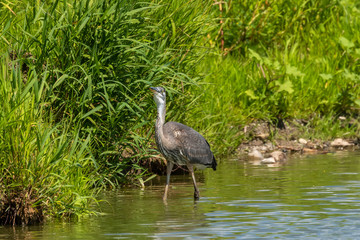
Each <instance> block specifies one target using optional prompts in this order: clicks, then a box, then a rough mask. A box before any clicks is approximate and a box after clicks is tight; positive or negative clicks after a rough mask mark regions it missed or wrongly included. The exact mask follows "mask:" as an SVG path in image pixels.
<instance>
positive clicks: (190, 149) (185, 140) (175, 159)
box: [151, 87, 217, 200]
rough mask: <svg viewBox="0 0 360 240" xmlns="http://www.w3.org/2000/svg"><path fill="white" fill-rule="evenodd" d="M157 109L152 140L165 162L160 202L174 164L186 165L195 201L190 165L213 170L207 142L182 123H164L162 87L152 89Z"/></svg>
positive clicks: (213, 159)
mask: <svg viewBox="0 0 360 240" xmlns="http://www.w3.org/2000/svg"><path fill="white" fill-rule="evenodd" d="M151 90H152V91H153V93H154V100H155V102H156V106H157V113H158V114H157V119H156V123H155V140H156V144H157V147H158V149H159V151H160V152H161V153H162V154H163V156H164V157H165V158H166V160H167V169H166V175H167V178H166V186H165V193H164V198H163V199H164V200H166V199H167V192H168V188H169V183H170V174H171V170H172V168H173V166H174V164H177V165H186V166H187V167H188V169H189V171H190V173H191V177H192V179H193V183H194V189H195V191H194V197H195V199H198V198H199V189H198V188H197V186H196V180H195V175H194V169H193V166H195V167H198V168H200V169H201V168H205V167H211V168H213V169H214V170H216V165H217V163H216V160H215V157H214V155H213V153H212V152H211V150H210V145H209V143H208V142H207V141H206V140H205V138H204V137H203V136H201V134H200V133H198V132H197V131H195V130H194V129H192V128H191V127H188V126H186V125H184V124H181V123H177V122H167V123H165V114H166V93H165V89H164V88H162V87H152V88H151Z"/></svg>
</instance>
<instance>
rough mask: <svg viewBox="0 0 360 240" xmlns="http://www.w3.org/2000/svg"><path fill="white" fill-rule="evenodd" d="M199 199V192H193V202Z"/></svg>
mask: <svg viewBox="0 0 360 240" xmlns="http://www.w3.org/2000/svg"><path fill="white" fill-rule="evenodd" d="M199 198H200V192H199V191H195V192H194V199H195V200H199Z"/></svg>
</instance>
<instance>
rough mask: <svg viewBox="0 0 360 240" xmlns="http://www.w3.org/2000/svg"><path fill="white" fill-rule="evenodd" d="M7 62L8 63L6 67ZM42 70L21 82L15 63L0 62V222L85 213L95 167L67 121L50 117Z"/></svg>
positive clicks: (30, 220)
mask: <svg viewBox="0 0 360 240" xmlns="http://www.w3.org/2000/svg"><path fill="white" fill-rule="evenodd" d="M9 66H10V67H9ZM46 75H47V72H46V71H45V72H44V73H43V75H42V76H41V75H40V76H39V75H37V74H36V71H35V70H30V72H29V74H28V77H27V79H26V83H25V82H24V81H25V80H24V78H23V76H22V73H21V66H20V65H19V64H18V62H15V61H10V60H9V59H5V58H2V59H1V63H0V103H1V113H0V132H1V136H0V170H1V177H0V200H1V201H0V213H1V214H0V222H1V223H3V224H28V223H34V222H38V221H42V220H43V218H44V215H45V216H46V215H57V216H69V215H72V214H78V215H81V214H82V213H90V212H89V210H88V204H89V203H90V202H91V200H94V199H93V191H94V190H93V189H92V185H94V183H95V180H96V178H94V177H95V171H96V168H97V167H98V166H97V164H96V161H95V159H94V158H93V156H92V155H91V154H90V152H89V140H90V136H89V137H88V138H86V139H84V140H82V139H80V138H79V134H78V132H75V131H70V129H69V122H68V121H67V120H63V121H61V122H59V123H56V124H54V123H52V122H51V121H49V119H51V116H46V115H45V113H46V111H48V110H49V105H47V104H46V103H43V102H41V101H40V99H41V98H42V97H43V95H45V94H46V92H47V91H48V90H49V89H48V86H47V84H46V78H45V76H46Z"/></svg>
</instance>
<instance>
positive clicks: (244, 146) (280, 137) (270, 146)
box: [236, 120, 360, 164]
mask: <svg viewBox="0 0 360 240" xmlns="http://www.w3.org/2000/svg"><path fill="white" fill-rule="evenodd" d="M346 124H348V123H346ZM352 124H354V127H357V128H358V126H359V123H358V122H355V121H353V123H352ZM306 125H307V122H305V121H301V120H289V121H282V123H281V124H280V125H279V124H278V125H277V126H276V125H273V124H270V123H268V122H254V123H251V124H249V125H246V126H245V127H244V128H243V134H244V135H245V139H247V140H245V141H243V142H242V143H241V144H240V145H239V146H238V147H237V149H236V155H238V156H239V158H244V159H247V158H250V159H251V158H252V159H260V160H263V159H265V161H264V162H263V163H265V164H266V162H267V161H269V162H271V161H273V160H269V158H271V157H273V156H272V155H277V154H279V153H278V152H282V153H284V154H285V155H286V156H289V155H291V154H294V153H299V154H322V153H328V152H332V151H338V150H357V149H360V144H359V143H360V138H359V137H343V136H339V137H336V138H333V139H330V140H322V139H319V138H313V137H311V138H310V137H304V136H306V135H308V136H309V132H311V127H310V126H306ZM274 152H275V154H273V153H274ZM279 161H280V160H277V159H276V157H275V162H279Z"/></svg>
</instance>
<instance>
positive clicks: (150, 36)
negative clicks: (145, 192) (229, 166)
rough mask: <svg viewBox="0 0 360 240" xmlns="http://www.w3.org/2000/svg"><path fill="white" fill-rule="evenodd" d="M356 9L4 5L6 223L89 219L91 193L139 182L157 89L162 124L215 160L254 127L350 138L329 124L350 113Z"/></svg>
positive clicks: (357, 47) (359, 47)
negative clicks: (195, 140) (296, 126)
mask: <svg viewBox="0 0 360 240" xmlns="http://www.w3.org/2000/svg"><path fill="white" fill-rule="evenodd" d="M359 11H360V6H359V5H357V3H356V2H355V1H351V0H349V1H335V2H334V1H333V2H331V3H328V2H317V1H295V0H294V1H291V2H288V1H276V2H274V3H270V2H269V1H265V0H264V1H242V2H241V3H237V2H235V1H227V2H222V3H221V4H220V2H216V1H215V2H214V1H207V2H200V1H183V0H178V1H171V2H167V1H141V2H139V1H117V2H112V1H106V0H98V1H87V0H80V1H60V0H58V1H52V2H36V3H34V2H33V1H13V2H10V1H5V2H4V3H3V4H2V6H1V12H0V18H1V27H2V28H1V29H2V30H1V33H0V37H1V39H0V41H1V45H0V49H1V60H0V61H1V62H0V66H1V76H0V100H1V108H2V109H1V113H0V123H1V125H0V130H1V137H0V149H1V150H0V169H1V173H2V175H1V177H0V201H1V203H0V220H1V222H2V223H6V224H21V223H23V224H27V223H31V222H35V221H39V220H42V219H43V217H44V216H72V215H82V214H89V213H92V212H91V211H89V204H90V203H91V202H93V201H96V200H95V198H94V196H95V194H96V192H97V191H99V190H101V189H104V188H108V187H118V186H121V185H123V184H127V183H129V181H130V182H132V183H135V184H139V185H143V184H144V182H146V180H147V179H148V178H149V176H150V175H149V173H150V172H151V171H149V169H151V166H153V163H156V162H159V161H161V160H157V157H158V154H157V152H156V150H154V144H153V142H154V141H153V123H154V119H155V114H156V113H155V112H156V111H155V107H154V103H153V101H152V98H151V95H150V94H149V92H148V88H149V86H158V85H159V86H164V87H166V89H167V92H168V106H167V118H168V119H171V120H175V121H180V122H183V123H186V124H188V125H190V126H193V127H194V128H195V129H197V130H199V131H200V132H201V133H203V134H204V135H205V136H206V137H207V138H208V140H209V141H210V142H211V145H212V146H213V149H214V150H215V152H217V153H218V154H225V153H228V152H229V151H231V150H233V149H235V148H236V146H237V145H238V144H239V143H240V141H242V140H243V139H244V138H245V136H244V135H243V134H242V133H241V129H242V127H243V126H244V125H245V124H248V123H250V122H252V121H256V120H265V121H268V122H270V123H271V124H275V125H277V124H278V125H279V124H280V125H281V122H282V120H283V119H289V118H297V119H305V120H306V121H307V122H309V127H310V126H311V125H314V126H315V129H333V130H332V131H328V133H325V135H324V134H323V132H321V131H318V130H317V131H313V133H314V134H315V135H313V136H309V137H314V138H316V137H322V138H332V137H334V136H337V135H339V134H348V135H349V134H350V135H351V136H355V135H356V134H358V133H359V131H358V130H357V129H358V125H357V124H356V123H355V124H354V123H353V122H352V124H349V125H346V127H345V129H344V124H341V126H340V125H339V124H335V122H336V121H337V119H338V117H339V116H343V117H346V118H347V119H348V121H349V122H350V121H354V119H356V117H357V116H358V113H359V106H360V99H359V94H360V88H359V82H360V71H359V70H360V69H359V68H360V61H359V58H360V34H359V32H358V31H357V29H359V27H360V26H359V25H360V20H359ZM322 119H326V121H322ZM348 129H350V131H348ZM320 132H321V133H320ZM317 133H319V136H318V135H317ZM158 165H160V166H163V164H158ZM153 171H154V170H153Z"/></svg>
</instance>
